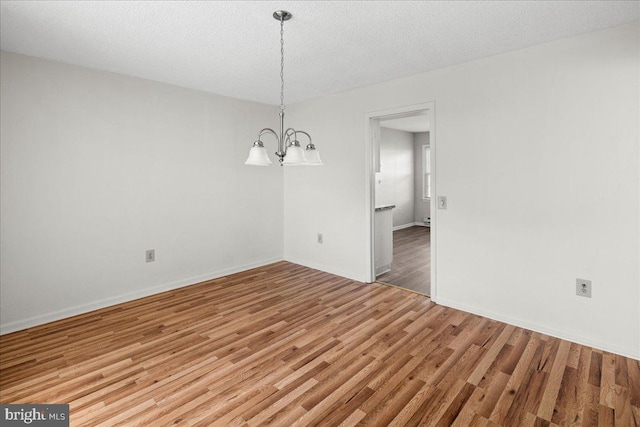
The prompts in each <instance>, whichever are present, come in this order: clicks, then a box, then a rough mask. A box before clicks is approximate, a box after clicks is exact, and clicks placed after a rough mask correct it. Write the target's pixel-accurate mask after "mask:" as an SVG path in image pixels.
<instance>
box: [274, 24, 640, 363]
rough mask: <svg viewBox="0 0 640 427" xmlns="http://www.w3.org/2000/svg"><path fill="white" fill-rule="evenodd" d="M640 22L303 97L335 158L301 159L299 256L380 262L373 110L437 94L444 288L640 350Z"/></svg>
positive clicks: (304, 119) (329, 267) (290, 197)
mask: <svg viewBox="0 0 640 427" xmlns="http://www.w3.org/2000/svg"><path fill="white" fill-rule="evenodd" d="M638 29H639V26H638V23H634V24H630V25H626V26H622V27H619V28H615V29H611V30H607V31H602V32H598V33H591V34H586V35H582V36H579V37H574V38H570V39H565V40H560V41H557V42H553V43H548V44H544V45H540V46H534V47H531V48H528V49H524V50H519V51H515V52H511V53H508V54H504V55H498V56H494V57H490V58H485V59H482V60H478V61H474V62H470V63H467V64H463V65H460V66H455V67H449V68H445V69H440V70H436V71H432V72H428V73H424V74H419V75H415V76H411V77H407V78H403V79H398V80H393V81H389V82H386V83H384V84H378V85H375V86H369V87H365V88H361V89H357V90H352V91H348V92H344V93H340V94H336V95H333V96H329V97H324V98H321V99H316V100H311V101H308V102H304V103H300V104H297V105H294V106H292V107H291V108H290V109H289V116H288V121H289V123H290V125H292V126H294V127H300V128H303V129H306V130H307V131H309V132H311V134H312V135H313V136H314V142H316V146H317V147H318V148H319V149H320V152H321V153H322V155H323V159H324V161H325V163H326V166H325V167H324V168H304V169H302V168H298V169H288V170H286V171H285V178H284V187H285V194H284V200H285V211H284V215H285V224H286V226H285V242H284V243H285V258H287V259H292V260H296V261H297V262H299V263H302V264H306V265H310V266H314V267H320V268H323V269H325V270H326V271H331V272H335V273H339V274H342V275H344V276H347V277H353V278H356V279H359V280H366V279H367V278H368V274H369V271H370V266H369V259H370V257H369V254H368V251H367V247H366V242H367V240H368V239H367V235H368V233H369V228H368V225H367V224H366V221H365V219H366V218H367V215H369V211H368V206H366V203H365V200H366V194H367V182H368V181H367V179H368V177H367V174H366V169H365V162H366V159H365V153H366V152H365V145H366V144H367V143H368V141H367V140H368V137H367V135H366V131H365V128H366V121H365V117H366V113H367V112H371V111H380V110H384V109H389V108H394V107H400V106H406V105H413V104H419V103H425V102H429V101H435V124H436V126H435V143H436V168H437V169H436V176H437V184H436V185H437V189H436V191H437V193H436V194H438V195H446V196H448V202H449V208H448V210H446V211H439V212H438V219H437V223H436V228H437V229H436V230H435V231H436V232H437V236H438V240H437V247H436V248H435V251H436V252H437V260H436V264H437V266H436V267H437V280H436V285H437V295H436V301H437V302H438V303H441V304H445V305H449V306H455V307H459V308H463V309H465V310H468V311H472V312H476V313H480V314H484V315H487V316H489V317H493V318H496V319H501V320H504V321H507V322H510V323H514V324H518V325H522V326H526V327H529V328H531V329H535V330H538V331H543V332H546V333H550V334H553V335H555V336H560V337H564V338H568V339H571V340H574V341H578V342H581V343H585V344H590V345H594V346H596V347H599V348H603V349H607V350H611V351H614V352H617V353H621V354H626V355H631V356H635V357H640V319H639V317H640V315H639V312H640V304H639V301H640V295H639V292H640V291H639V288H640V287H639V286H638V283H640V269H639V268H638V263H639V261H638V260H639V259H640V250H639V242H640V239H639V237H640V231H639V230H640V224H639V223H640V212H639V208H640V203H639V198H640V185H639V181H640V174H639V161H640V154H639V152H638V151H639V149H638V146H639V135H638V134H639V129H638V117H639V114H640V111H639V110H640V109H639V96H638V94H639V82H638V76H639V71H640V70H639V63H640V46H639V31H638ZM317 232H323V233H324V238H325V243H324V244H323V245H319V244H317V243H316V241H315V233H317ZM577 277H580V278H585V279H591V280H592V281H593V297H592V298H591V299H587V298H581V297H577V296H576V295H575V279H576V278H577Z"/></svg>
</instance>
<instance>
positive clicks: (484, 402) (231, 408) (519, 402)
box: [0, 262, 640, 427]
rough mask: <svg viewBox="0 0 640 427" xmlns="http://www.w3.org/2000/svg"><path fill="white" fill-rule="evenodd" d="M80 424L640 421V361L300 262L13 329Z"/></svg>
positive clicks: (19, 382)
mask: <svg viewBox="0 0 640 427" xmlns="http://www.w3.org/2000/svg"><path fill="white" fill-rule="evenodd" d="M0 401H1V402H2V403H69V404H70V409H71V425H72V426H98V425H105V426H110V425H126V426H162V425H189V426H190V425H195V426H258V425H275V426H316V425H318V426H355V425H372V426H414V425H433V426H545V425H546V426H548V425H561V426H573V425H576V426H614V425H616V426H625V427H626V426H640V363H639V362H638V361H636V360H633V359H629V358H625V357H622V356H618V355H615V354H611V353H608V352H603V351H599V350H594V349H592V348H589V347H585V346H582V345H578V344H573V343H570V342H568V341H563V340H560V339H556V338H552V337H549V336H545V335H542V334H539V333H534V332H531V331H528V330H524V329H521V328H517V327H514V326H509V325H506V324H504V323H500V322H496V321H492V320H489V319H486V318H482V317H479V316H475V315H472V314H467V313H464V312H461V311H457V310H454V309H449V308H445V307H443V306H439V305H436V304H434V303H432V302H431V301H430V300H429V299H428V298H426V297H424V296H421V295H418V294H415V293H411V292H406V291H403V290H401V289H398V288H394V287H389V286H385V285H381V284H377V283H374V284H362V283H358V282H354V281H351V280H348V279H344V278H340V277H337V276H333V275H330V274H326V273H322V272H319V271H317V270H311V269H308V268H305V267H301V266H298V265H295V264H290V263H286V262H279V263H276V264H272V265H269V266H266V267H263V268H258V269H254V270H250V271H246V272H243V273H240V274H236V275H232V276H228V277H226V278H220V279H216V280H212V281H209V282H205V283H200V284H197V285H193V286H189V287H185V288H181V289H178V290H175V291H170V292H165V293H162V294H158V295H154V296H151V297H148V298H143V299H139V300H136V301H132V302H129V303H125V304H120V305H117V306H113V307H109V308H106V309H102V310H98V311H94V312H91V313H88V314H84V315H80V316H76V317H73V318H69V319H65V320H62V321H58V322H54V323H50V324H47V325H42V326H38V327H34V328H31V329H28V330H24V331H20V332H16V333H12V334H7V335H4V336H2V337H0Z"/></svg>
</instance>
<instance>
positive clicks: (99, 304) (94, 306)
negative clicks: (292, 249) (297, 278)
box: [0, 258, 282, 335]
mask: <svg viewBox="0 0 640 427" xmlns="http://www.w3.org/2000/svg"><path fill="white" fill-rule="evenodd" d="M277 261H282V258H269V259H264V260H261V261H256V262H252V263H249V264H243V265H238V266H235V267H230V268H225V269H222V270H218V271H214V272H211V273H207V274H202V275H199V276H194V277H189V278H186V279H181V280H177V281H174V282H170V283H165V284H162V285H158V286H153V287H150V288H145V289H140V290H138V291H135V292H128V293H126V294H120V295H115V296H113V297H109V298H104V299H101V300H98V301H93V302H90V303H87V304H81V305H77V306H74V307H69V308H66V309H64V310H59V311H54V312H51V313H46V314H42V315H39V316H34V317H30V318H28V319H22V320H16V321H14V322H9V323H6V324H3V325H0V335H4V334H8V333H11V332H16V331H20V330H22V329H27V328H31V327H33V326H38V325H43V324H45V323H49V322H53V321H56V320H60V319H65V318H67V317H71V316H76V315H78V314H84V313H88V312H90V311H94V310H98V309H101V308H105V307H110V306H112V305H116V304H120V303H123V302H128V301H133V300H135V299H138V298H144V297H148V296H151V295H155V294H159V293H161V292H166V291H171V290H173V289H178V288H182V287H184V286H189V285H193V284H195V283H200V282H204V281H207V280H212V279H217V278H219V277H223V276H228V275H230V274H234V273H239V272H241V271H246V270H250V269H252V268H256V267H262V266H263V265H268V264H273V263H274V262H277Z"/></svg>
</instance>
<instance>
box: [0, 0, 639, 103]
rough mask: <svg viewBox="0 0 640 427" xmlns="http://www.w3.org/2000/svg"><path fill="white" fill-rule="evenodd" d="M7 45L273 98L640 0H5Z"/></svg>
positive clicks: (306, 95)
mask: <svg viewBox="0 0 640 427" xmlns="http://www.w3.org/2000/svg"><path fill="white" fill-rule="evenodd" d="M1 7H2V9H1V11H0V12H1V13H0V19H1V21H0V25H1V29H0V42H1V44H0V47H1V48H2V50H6V51H10V52H17V53H21V54H25V55H32V56H37V57H41V58H47V59H52V60H56V61H61V62H66V63H70V64H77V65H81V66H86V67H91V68H97V69H102V70H108V71H112V72H116V73H122V74H127V75H131V76H136V77H142V78H145V79H150V80H156V81H160V82H165V83H170V84H175V85H179V86H183V87H188V88H193V89H199V90H204V91H208V92H213V93H217V94H221V95H226V96H231V97H235V98H241V99H248V100H254V101H258V102H264V103H269V104H278V103H279V101H280V99H279V98H280V96H279V89H280V81H279V73H280V69H279V65H280V64H279V63H280V59H279V54H280V43H279V30H280V28H279V24H278V22H277V21H276V20H274V19H273V18H272V16H271V15H272V13H273V11H274V10H277V9H286V10H289V11H290V12H292V13H293V19H292V20H291V21H288V22H287V23H286V24H285V58H286V59H285V78H286V88H285V89H286V93H285V98H286V99H285V100H286V102H288V103H292V102H297V101H301V100H305V99H310V98H315V97H319V96H324V95H328V94H331V93H336V92H340V91H344V90H347V89H351V88H355V87H361V86H366V85H369V84H373V83H379V82H382V81H387V80H391V79H395V78H398V77H402V76H407V75H411V74H416V73H419V72H423V71H427V70H432V69H436V68H441V67H444V66H448V65H453V64H458V63H462V62H466V61H470V60H473V59H477V58H481V57H486V56H491V55H496V54H499V53H503V52H507V51H511V50H515V49H520V48H523V47H526V46H531V45H535V44H539V43H544V42H547V41H551V40H555V39H560V38H564V37H568V36H572V35H576V34H581V33H585V32H590V31H596V30H600V29H604V28H608V27H613V26H617V25H621V24H625V23H629V22H632V21H636V20H638V19H640V3H639V2H638V1H512V2H507V1H486V2H485V1H469V2H466V1H397V2H396V1H374V2H369V1H331V2H329V1H313V2H311V1H286V2H285V1H280V2H272V1H263V2H244V1H217V2H199V1H186V2H182V1H181V2H155V1H136V2H129V1H91V2H89V1H55V2H54V1H43V2H40V1H2V2H1Z"/></svg>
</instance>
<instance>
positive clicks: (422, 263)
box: [376, 226, 431, 295]
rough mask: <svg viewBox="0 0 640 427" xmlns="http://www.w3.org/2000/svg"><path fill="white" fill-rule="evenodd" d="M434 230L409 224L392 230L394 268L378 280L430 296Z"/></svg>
mask: <svg viewBox="0 0 640 427" xmlns="http://www.w3.org/2000/svg"><path fill="white" fill-rule="evenodd" d="M430 231H431V229H430V228H429V227H418V226H415V227H408V228H403V229H401V230H396V231H394V232H393V261H392V262H391V271H389V272H387V273H384V274H381V275H380V276H378V277H377V278H376V279H377V280H378V281H380V282H383V283H389V284H391V285H394V286H400V287H401V288H405V289H410V290H412V291H415V292H419V293H421V294H424V295H431V233H430Z"/></svg>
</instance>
